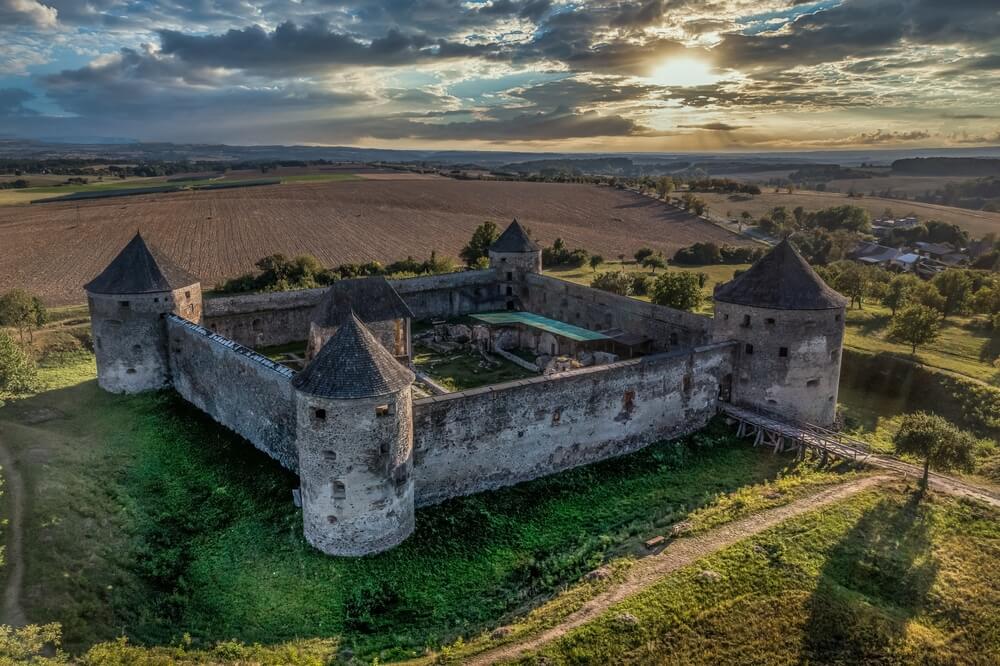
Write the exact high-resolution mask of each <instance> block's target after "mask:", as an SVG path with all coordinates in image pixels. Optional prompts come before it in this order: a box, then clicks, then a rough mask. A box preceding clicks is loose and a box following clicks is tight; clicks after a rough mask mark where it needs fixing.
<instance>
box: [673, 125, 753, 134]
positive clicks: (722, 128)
mask: <svg viewBox="0 0 1000 666" xmlns="http://www.w3.org/2000/svg"><path fill="white" fill-rule="evenodd" d="M677 127H679V128H681V129H702V130H712V131H716V132H732V131H734V130H738V129H746V128H745V127H744V126H743V125H730V124H728V123H702V124H701V125H678V126H677Z"/></svg>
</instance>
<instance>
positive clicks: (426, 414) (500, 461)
mask: <svg viewBox="0 0 1000 666" xmlns="http://www.w3.org/2000/svg"><path fill="white" fill-rule="evenodd" d="M489 261H490V264H489V265H490V267H489V269H487V270H478V271H462V272H458V273H450V274H444V275H431V276H424V277H416V278H410V279H401V280H387V279H385V278H383V277H372V278H360V279H355V280H342V281H339V282H337V283H334V285H333V286H331V287H330V288H328V289H311V290H302V291H293V292H276V293H264V294H246V295H236V296H225V297H218V298H208V299H203V298H202V292H201V286H200V282H199V281H198V279H197V278H196V277H194V276H192V275H191V274H189V273H188V272H186V271H185V270H183V269H181V268H180V267H178V266H177V265H176V264H174V263H173V262H172V261H171V260H170V259H169V258H168V257H166V256H165V255H164V254H162V253H161V252H159V251H158V250H156V249H155V248H154V247H152V246H150V245H149V244H147V243H146V242H145V240H144V239H143V238H142V237H141V236H140V235H138V234H137V235H136V236H135V237H134V238H133V239H132V241H131V242H130V243H129V244H128V245H127V246H126V247H125V248H124V249H123V250H122V251H121V253H120V254H119V255H118V256H117V257H116V258H115V259H114V260H113V261H112V263H111V264H110V265H109V266H108V267H107V268H106V269H105V270H104V271H103V272H102V273H101V274H100V275H99V276H97V277H96V278H95V279H94V280H92V281H91V282H90V283H89V284H87V285H86V287H85V289H86V292H87V296H88V303H89V307H90V314H91V322H92V323H91V325H92V329H93V335H94V346H95V353H96V356H97V368H98V382H99V384H100V386H101V387H102V388H103V389H105V390H107V391H110V392H114V393H137V392H141V391H149V390H158V389H164V388H173V389H174V390H176V391H177V393H178V394H180V395H181V396H182V397H183V398H184V399H185V400H187V401H188V402H190V403H191V404H193V405H195V406H196V407H198V408H199V409H201V410H202V411H204V412H205V413H207V414H209V415H210V416H211V417H212V418H213V419H215V420H216V421H217V422H219V423H220V424H222V425H224V426H226V427H227V428H229V429H231V430H232V431H234V432H236V433H238V434H239V435H241V436H243V437H244V438H246V439H247V440H248V441H249V442H251V443H252V444H253V445H254V446H256V447H257V448H259V449H260V450H262V451H264V452H266V453H267V454H268V455H270V456H271V457H272V458H274V459H275V460H276V461H277V462H278V463H280V464H281V465H282V466H284V467H286V468H287V469H289V470H292V471H293V472H295V473H297V474H298V476H299V479H300V497H301V504H302V514H303V526H304V533H305V537H306V539H307V540H308V541H309V543H310V544H312V545H313V546H315V547H316V548H318V549H319V550H321V551H323V552H324V553H328V554H330V555H342V556H359V555H365V554H369V553H375V552H379V551H383V550H386V549H389V548H392V547H394V546H396V545H398V544H399V543H401V542H402V541H403V540H405V539H406V538H407V537H408V536H409V535H410V534H411V533H412V531H413V525H414V512H415V510H416V508H418V507H421V506H427V505H431V504H435V503H438V502H441V501H444V500H446V499H448V498H451V497H457V496H462V495H468V494H472V493H477V492H482V491H484V490H491V489H496V488H501V487H504V486H508V485H512V484H516V483H519V482H522V481H526V480H530V479H534V478H537V477H540V476H544V475H547V474H553V473H555V472H559V471H562V470H565V469H569V468H571V467H575V466H577V465H583V464H587V463H591V462H595V461H598V460H602V459H605V458H608V457H612V456H618V455H622V454H626V453H630V452H633V451H636V450H638V449H640V448H642V447H644V446H646V445H648V444H651V443H653V442H655V441H658V440H662V439H667V438H673V437H677V436H680V435H684V434H687V433H689V432H692V431H694V430H697V429H699V428H701V427H703V426H704V425H705V424H706V423H707V422H708V420H709V419H710V418H712V417H713V416H714V415H715V414H716V413H717V411H718V407H719V404H720V403H722V402H732V403H735V404H739V405H743V406H747V407H751V408H757V409H761V410H765V411H767V412H769V413H772V414H775V415H777V416H780V417H783V418H787V419H794V420H798V421H807V422H811V423H815V424H817V425H821V426H829V425H831V424H832V423H833V421H834V417H835V413H836V405H837V390H838V379H839V376H840V362H841V348H842V344H843V338H844V310H845V307H846V300H845V299H844V298H843V297H842V296H840V295H839V294H837V293H836V292H835V291H833V290H832V289H830V288H829V287H828V286H827V285H826V284H825V283H824V282H823V281H822V279H821V278H819V276H817V275H816V273H815V272H814V271H813V270H812V268H811V267H810V266H809V265H808V264H807V263H806V262H805V261H804V260H803V259H802V257H801V256H799V254H798V253H797V252H796V251H795V249H794V248H793V247H792V245H791V244H790V243H789V242H788V241H783V242H781V243H780V244H778V245H777V246H776V247H775V248H773V249H772V250H771V251H770V252H769V253H768V254H767V255H766V256H765V257H764V258H762V259H760V260H759V261H758V262H757V263H755V264H754V265H753V266H752V267H751V268H750V269H749V270H748V271H746V272H745V273H743V274H741V275H739V276H738V277H736V278H735V279H734V280H732V281H731V282H729V283H727V284H725V285H722V286H720V287H719V288H718V289H717V290H716V294H715V316H714V317H709V316H703V315H696V314H692V313H689V312H683V311H679V310H674V309H671V308H667V307H662V306H658V305H654V304H651V303H647V302H643V301H639V300H636V299H632V298H627V297H622V296H617V295H614V294H611V293H608V292H604V291H599V290H595V289H591V288H589V287H584V286H580V285H577V284H573V283H570V282H565V281H563V280H559V279H557V278H553V277H549V276H546V275H542V273H541V251H540V249H539V248H538V246H537V245H536V244H535V243H534V242H532V241H531V239H530V238H529V237H528V235H527V234H526V233H525V231H524V229H523V228H522V227H521V226H520V225H519V224H518V223H517V221H516V220H515V221H514V222H513V223H512V224H511V225H510V227H508V228H507V230H506V231H505V232H504V233H503V234H502V235H501V236H500V238H499V239H498V240H497V242H496V243H495V244H494V245H493V246H492V247H491V248H490V251H489ZM502 313H508V314H507V315H504V314H502ZM518 313H520V314H519V316H520V317H521V319H520V321H522V322H527V324H526V326H527V327H528V328H531V327H532V326H533V325H534V324H533V323H532V322H533V319H532V317H534V318H536V319H538V320H541V321H543V323H542V324H539V325H538V326H539V327H540V329H539V330H535V329H532V330H533V331H534V333H536V334H537V335H536V336H535V338H533V339H534V340H535V341H536V345H538V347H539V348H542V347H544V348H545V349H546V350H548V348H549V347H551V351H553V352H559V351H561V349H557V347H558V348H562V347H565V346H566V344H567V341H568V340H569V341H572V340H587V339H591V338H593V339H600V340H603V341H606V342H607V344H609V345H612V344H613V345H617V347H616V348H617V349H619V350H628V356H629V357H630V358H627V359H625V360H614V361H613V362H607V363H603V364H595V365H589V366H588V367H581V368H576V369H570V370H566V371H563V372H555V373H553V374H548V375H545V376H537V377H531V378H529V379H524V380H518V381H513V382H506V383H503V384H494V385H490V386H483V387H479V388H475V389H471V390H466V391H455V392H450V393H446V394H439V395H431V396H428V397H415V396H414V394H413V384H414V380H415V376H414V372H413V369H412V367H411V358H412V340H411V330H410V326H411V321H414V320H416V321H431V320H442V321H443V320H448V319H452V318H455V317H460V316H465V315H472V316H480V317H483V318H484V319H487V320H488V319H489V317H493V318H494V319H495V320H496V321H506V319H505V318H504V317H508V318H509V317H513V316H515V315H518ZM561 333H562V335H561ZM546 336H548V337H546ZM514 337H515V338H516V337H517V336H516V335H515V336H514ZM304 340H307V341H308V347H307V359H308V363H307V365H305V367H304V369H302V370H301V371H299V372H296V371H295V370H292V369H291V368H289V367H286V366H285V365H281V364H279V363H276V362H274V361H272V360H270V359H268V358H267V357H265V356H263V355H261V354H260V353H257V352H256V351H254V349H255V348H261V347H265V346H272V345H282V344H288V343H292V342H301V341H304Z"/></svg>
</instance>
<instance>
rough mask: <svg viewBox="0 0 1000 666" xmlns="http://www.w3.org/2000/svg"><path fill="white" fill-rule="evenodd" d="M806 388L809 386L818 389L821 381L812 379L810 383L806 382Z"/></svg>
mask: <svg viewBox="0 0 1000 666" xmlns="http://www.w3.org/2000/svg"><path fill="white" fill-rule="evenodd" d="M806 386H808V387H809V388H816V387H817V386H819V380H818V379H810V380H809V381H807V382H806Z"/></svg>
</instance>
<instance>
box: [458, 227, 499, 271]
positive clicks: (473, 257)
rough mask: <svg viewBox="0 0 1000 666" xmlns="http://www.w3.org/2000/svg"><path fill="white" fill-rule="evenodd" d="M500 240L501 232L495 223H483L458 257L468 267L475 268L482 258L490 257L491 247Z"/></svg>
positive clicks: (473, 233)
mask: <svg viewBox="0 0 1000 666" xmlns="http://www.w3.org/2000/svg"><path fill="white" fill-rule="evenodd" d="M498 238H500V230H499V229H498V228H497V225H496V224H494V223H493V222H483V223H482V224H480V225H479V226H478V227H476V230H475V231H473V232H472V238H471V239H469V242H468V244H467V245H466V246H465V247H463V248H462V251H461V252H459V253H458V256H460V257H461V258H462V261H464V262H465V264H466V265H467V266H475V265H476V262H477V261H478V260H479V258H480V257H487V258H488V257H489V254H490V252H489V250H490V245H493V243H495V242H497V239H498Z"/></svg>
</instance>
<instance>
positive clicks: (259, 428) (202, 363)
mask: <svg viewBox="0 0 1000 666" xmlns="http://www.w3.org/2000/svg"><path fill="white" fill-rule="evenodd" d="M166 324H167V335H168V339H169V355H170V372H171V375H172V380H173V386H174V389H175V390H176V391H177V392H178V393H179V394H180V395H181V397H183V398H184V399H185V400H187V401H188V402H190V403H191V404H193V405H194V406H195V407H198V408H199V409H200V410H202V411H203V412H205V413H206V414H208V415H209V416H211V417H212V418H213V419H215V420H216V421H218V422H219V423H221V424H222V425H224V426H226V427H227V428H229V429H230V430H232V431H234V432H236V433H237V434H239V435H242V436H243V437H245V438H246V439H248V440H250V442H251V443H252V444H253V445H254V446H256V447H257V448H258V449H260V450H261V451H263V452H265V453H267V454H268V455H269V456H271V457H272V458H274V459H275V460H277V461H278V462H279V463H281V465H283V466H284V467H287V468H288V469H290V470H293V471H297V470H298V454H297V451H296V445H295V397H294V393H293V390H292V385H291V379H292V377H294V376H295V373H294V371H292V370H290V369H288V368H286V367H284V366H282V365H278V364H277V363H274V362H272V361H271V360H269V359H268V358H266V357H264V356H261V355H260V354H257V353H255V352H253V351H252V350H250V349H247V348H246V347H244V346H242V345H239V344H237V343H235V342H233V341H232V340H228V339H226V338H224V337H223V336H221V335H218V334H216V333H213V332H212V331H209V330H207V329H205V328H202V327H201V326H198V325H196V324H193V323H191V322H189V321H185V320H184V319H182V318H180V317H178V316H176V315H168V316H167V318H166Z"/></svg>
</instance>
